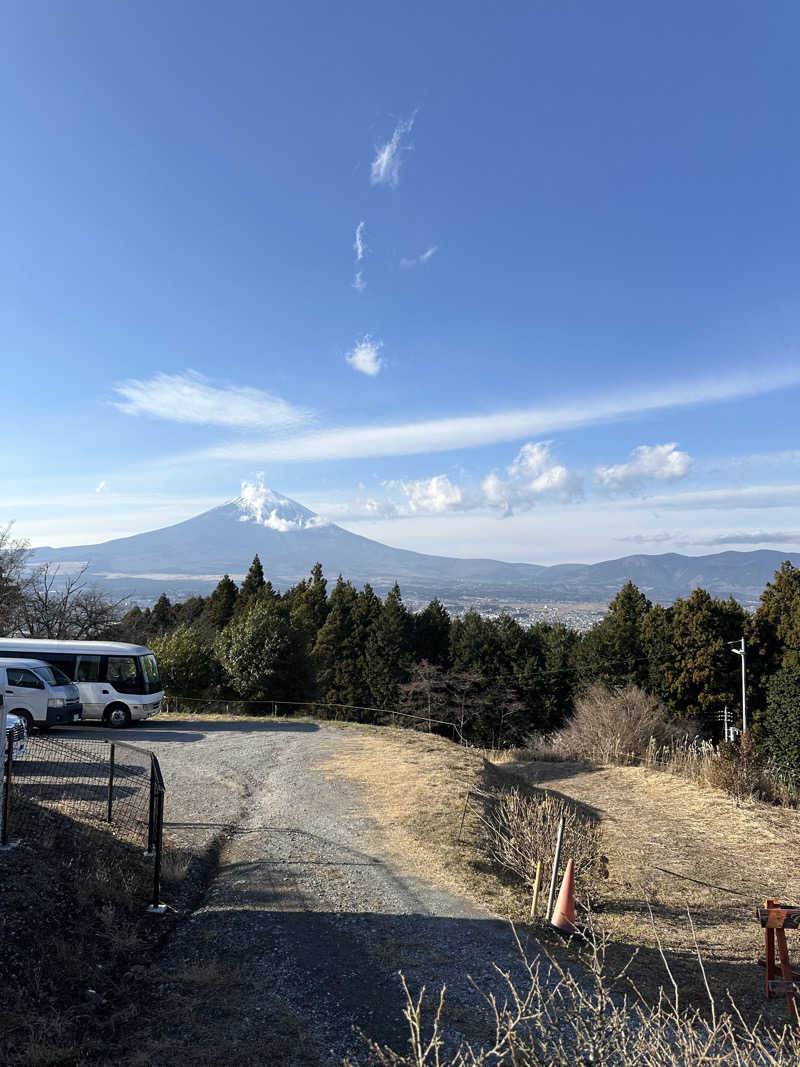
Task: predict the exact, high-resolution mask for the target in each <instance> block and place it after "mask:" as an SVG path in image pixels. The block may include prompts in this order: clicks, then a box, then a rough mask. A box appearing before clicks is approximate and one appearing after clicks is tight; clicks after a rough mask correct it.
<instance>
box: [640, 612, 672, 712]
mask: <svg viewBox="0 0 800 1067" xmlns="http://www.w3.org/2000/svg"><path fill="white" fill-rule="evenodd" d="M642 650H643V652H644V656H645V659H646V661H647V683H646V685H644V686H642V688H643V689H646V690H647V691H648V692H649V693H654V694H655V695H656V696H657V697H660V698H661V700H663V701H664V703H665V704H667V703H669V701H670V688H669V687H670V681H669V680H670V674H671V669H670V664H671V663H672V609H671V608H664V607H662V606H661V605H660V604H653V606H652V607H651V608H650V610H649V611H648V613H647V615H646V616H645V619H644V622H643V623H642Z"/></svg>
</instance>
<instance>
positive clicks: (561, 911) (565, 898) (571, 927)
mask: <svg viewBox="0 0 800 1067" xmlns="http://www.w3.org/2000/svg"><path fill="white" fill-rule="evenodd" d="M550 925H551V926H555V928H556V930H560V931H561V932H562V934H573V933H575V861H574V860H570V861H569V863H568V864H567V869H566V871H564V880H563V882H562V883H561V889H560V891H559V894H558V900H557V901H556V906H555V907H554V908H553V914H552V916H551V918H550Z"/></svg>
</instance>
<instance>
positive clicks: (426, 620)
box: [413, 598, 450, 668]
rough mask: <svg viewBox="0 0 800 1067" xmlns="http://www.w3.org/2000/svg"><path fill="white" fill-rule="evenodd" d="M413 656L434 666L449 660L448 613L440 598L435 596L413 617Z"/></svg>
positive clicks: (447, 664)
mask: <svg viewBox="0 0 800 1067" xmlns="http://www.w3.org/2000/svg"><path fill="white" fill-rule="evenodd" d="M413 629H414V658H415V659H416V660H427V662H428V663H431V664H433V665H434V666H435V667H444V668H446V667H448V666H449V662H450V615H449V614H448V612H447V609H446V608H445V606H444V604H442V602H441V600H439V599H438V598H435V599H434V600H432V601H431V602H430V604H428V606H427V607H426V608H424V609H423V610H422V611H421V612H420V613H419V614H418V615H416V616H415V617H414V627H413Z"/></svg>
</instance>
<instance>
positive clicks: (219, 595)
mask: <svg viewBox="0 0 800 1067" xmlns="http://www.w3.org/2000/svg"><path fill="white" fill-rule="evenodd" d="M237 596H238V590H237V588H236V582H234V581H233V579H232V578H230V577H229V576H228V575H227V574H225V575H223V577H222V578H221V579H220V582H219V585H218V586H217V588H216V589H215V590H214V592H213V593H212V594H211V596H210V597H209V598H208V600H207V602H206V607H205V611H204V616H205V618H206V620H207V621H208V623H209V625H210V626H211V628H212V629H214V630H216V631H217V632H219V631H220V630H223V629H224V628H225V627H226V626H227V625H228V623H229V622H230V621H231V619H232V618H233V613H234V610H235V608H236V598H237Z"/></svg>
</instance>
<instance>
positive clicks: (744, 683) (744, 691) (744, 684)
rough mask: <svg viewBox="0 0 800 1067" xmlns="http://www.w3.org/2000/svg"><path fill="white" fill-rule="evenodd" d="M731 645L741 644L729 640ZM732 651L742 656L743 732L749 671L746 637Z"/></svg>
mask: <svg viewBox="0 0 800 1067" xmlns="http://www.w3.org/2000/svg"><path fill="white" fill-rule="evenodd" d="M728 644H729V645H736V644H739V642H738V641H729V642H728ZM731 652H733V654H734V655H735V656H741V657H742V733H744V732H745V730H746V729H747V672H746V668H745V661H746V654H745V647H744V637H742V639H741V644H740V647H739V648H732V649H731Z"/></svg>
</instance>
